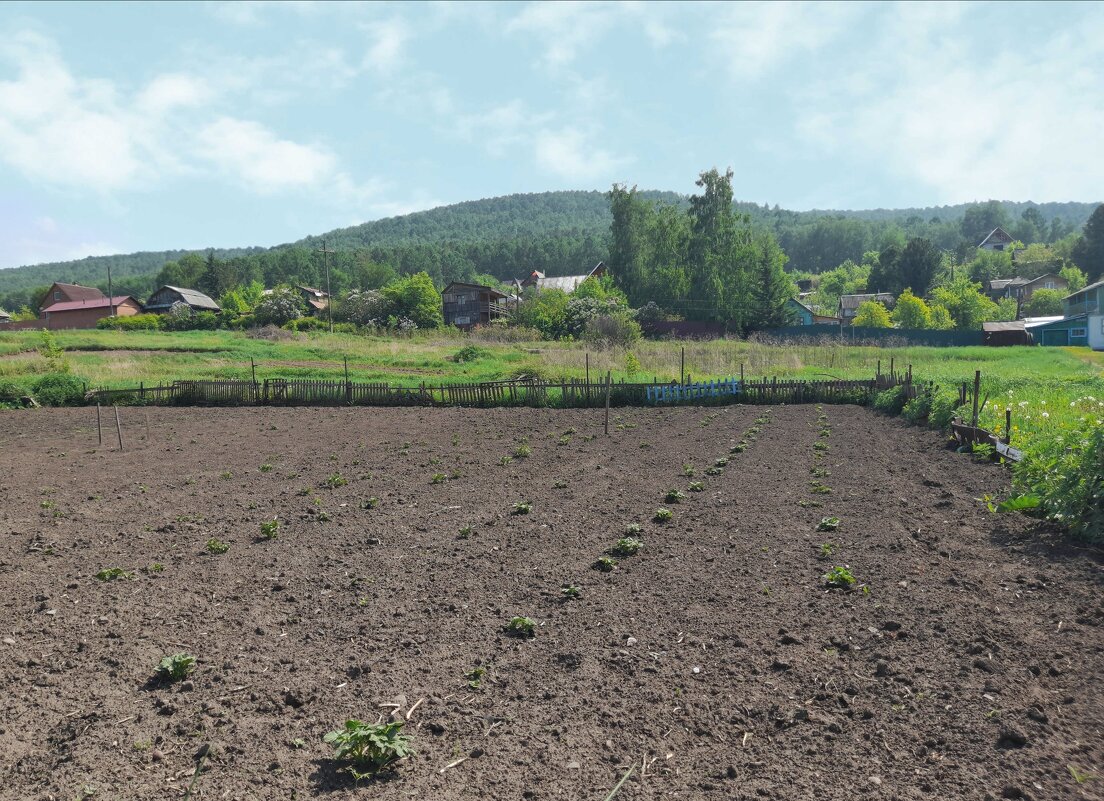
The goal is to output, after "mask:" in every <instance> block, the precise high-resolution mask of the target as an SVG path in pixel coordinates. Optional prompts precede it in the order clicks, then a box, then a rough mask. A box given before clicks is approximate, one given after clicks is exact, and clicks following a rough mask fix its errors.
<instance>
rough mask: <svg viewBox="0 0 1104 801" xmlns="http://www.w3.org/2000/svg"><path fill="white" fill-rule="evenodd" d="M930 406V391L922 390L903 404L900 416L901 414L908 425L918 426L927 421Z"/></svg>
mask: <svg viewBox="0 0 1104 801" xmlns="http://www.w3.org/2000/svg"><path fill="white" fill-rule="evenodd" d="M931 404H932V392H931V391H930V390H924V391H922V392H921V393H920V394H919V395H917V396H916V397H915V398H913V399H912V400H910V401H909V402H908V403H906V404H905V407H904V409H902V411H901V414H903V415H904V416H905V419H906V420H908V421H909V422H910V423H913V424H914V425H918V424H920V423H923V422H924V421H925V420H927V419H928V415H929V414H930V413H931Z"/></svg>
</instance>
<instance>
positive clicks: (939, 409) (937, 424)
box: [928, 389, 959, 429]
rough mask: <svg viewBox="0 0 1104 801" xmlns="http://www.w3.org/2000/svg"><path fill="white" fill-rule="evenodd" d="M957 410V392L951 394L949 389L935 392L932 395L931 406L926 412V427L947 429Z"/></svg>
mask: <svg viewBox="0 0 1104 801" xmlns="http://www.w3.org/2000/svg"><path fill="white" fill-rule="evenodd" d="M958 409H959V405H958V393H957V392H952V391H951V390H949V389H940V390H936V392H935V393H933V395H932V399H931V406H930V408H929V410H928V425H930V426H931V427H932V428H939V429H944V428H947V427H948V426H950V424H951V420H952V419H953V418H954V416H955V413H956V412H957V411H958Z"/></svg>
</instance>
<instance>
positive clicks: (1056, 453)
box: [1014, 426, 1104, 543]
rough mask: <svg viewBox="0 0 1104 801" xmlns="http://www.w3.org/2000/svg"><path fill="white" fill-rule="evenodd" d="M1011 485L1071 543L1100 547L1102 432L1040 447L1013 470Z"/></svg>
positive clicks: (1103, 530) (1103, 528) (1103, 537)
mask: <svg viewBox="0 0 1104 801" xmlns="http://www.w3.org/2000/svg"><path fill="white" fill-rule="evenodd" d="M1014 480H1015V484H1016V486H1017V488H1018V489H1020V490H1021V491H1022V492H1024V493H1030V494H1032V495H1037V496H1038V497H1040V498H1041V499H1042V510H1043V513H1044V514H1045V515H1046V516H1047V517H1048V518H1049V519H1051V520H1055V521H1058V522H1059V523H1062V524H1063V525H1066V526H1068V527H1069V529H1070V531H1071V532H1072V533H1073V535H1074V536H1075V537H1078V538H1079V539H1082V540H1085V541H1087V542H1097V543H1098V542H1104V426H1095V427H1094V428H1093V429H1091V430H1090V431H1088V432H1084V433H1083V432H1078V431H1073V432H1071V433H1068V434H1063V435H1061V436H1056V437H1053V438H1050V439H1045V440H1042V441H1040V442H1039V443H1038V444H1036V445H1035V446H1034V447H1032V448H1031V450H1030V451H1029V452H1028V453H1026V454H1025V458H1024V460H1023V461H1022V462H1020V463H1019V464H1018V465H1016V467H1015V473H1014Z"/></svg>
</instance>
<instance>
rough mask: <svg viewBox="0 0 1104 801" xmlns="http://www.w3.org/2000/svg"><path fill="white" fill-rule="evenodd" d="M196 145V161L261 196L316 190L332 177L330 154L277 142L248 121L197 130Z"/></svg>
mask: <svg viewBox="0 0 1104 801" xmlns="http://www.w3.org/2000/svg"><path fill="white" fill-rule="evenodd" d="M196 144H197V150H196V152H197V154H198V155H199V156H200V158H203V159H206V160H208V161H210V162H212V163H213V164H214V165H215V166H216V167H217V168H218V170H220V171H222V172H225V173H228V174H230V175H233V176H235V177H236V178H237V179H238V180H240V181H241V182H242V183H244V184H245V185H246V186H248V187H249V188H250V189H253V190H254V191H257V192H259V193H261V194H271V193H273V192H277V191H280V190H283V189H292V188H304V187H313V186H318V185H320V184H321V183H322V182H323V181H325V180H326V179H329V178H332V177H333V176H334V174H335V165H336V159H335V158H334V157H333V155H331V154H330V153H328V152H326V151H325V150H322V149H321V148H318V147H315V146H312V145H302V144H299V143H297V142H292V141H290V140H287V139H280V138H279V137H278V136H277V135H276V134H274V133H273V132H272V131H270V130H269V129H267V128H265V127H264V126H263V125H260V124H259V123H256V122H250V121H248V120H239V119H234V118H231V117H222V118H220V119H217V120H215V121H214V122H212V123H210V124H208V125H205V126H203V127H202V128H201V129H200V130H199V133H198V134H197V135H196Z"/></svg>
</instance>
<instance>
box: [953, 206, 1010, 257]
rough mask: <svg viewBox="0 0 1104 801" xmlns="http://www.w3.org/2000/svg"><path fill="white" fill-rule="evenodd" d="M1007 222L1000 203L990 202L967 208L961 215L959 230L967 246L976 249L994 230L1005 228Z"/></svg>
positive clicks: (1007, 218)
mask: <svg viewBox="0 0 1104 801" xmlns="http://www.w3.org/2000/svg"><path fill="white" fill-rule="evenodd" d="M1008 221H1009V217H1008V212H1007V211H1005V210H1004V206H1003V205H1002V204H1001V202H1000V201H999V200H990V201H988V202H986V203H974V204H973V205H971V206H967V207H966V210H965V211H964V212H963V214H962V223H961V224H960V226H959V230H960V231H961V232H962V238H963V239H965V240H966V244H967V245H968V246H970V247H977V246H978V245H980V244H981V241H982V240H983V239H985V237H987V236H988V235H989V234H990V232H992V230H993V229H994V228H1006V227H1007V226H1008Z"/></svg>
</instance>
